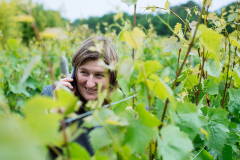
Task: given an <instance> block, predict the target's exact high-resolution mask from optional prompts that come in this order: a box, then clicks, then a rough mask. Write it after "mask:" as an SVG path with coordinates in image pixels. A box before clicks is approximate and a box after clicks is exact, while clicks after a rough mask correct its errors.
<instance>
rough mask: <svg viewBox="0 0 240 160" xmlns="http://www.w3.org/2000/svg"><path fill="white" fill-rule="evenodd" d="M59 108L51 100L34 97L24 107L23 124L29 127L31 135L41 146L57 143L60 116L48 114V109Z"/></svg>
mask: <svg viewBox="0 0 240 160" xmlns="http://www.w3.org/2000/svg"><path fill="white" fill-rule="evenodd" d="M56 107H59V104H58V103H57V102H56V101H54V100H53V99H52V98H48V97H40V96H39V97H34V98H32V99H30V100H29V101H27V102H26V103H25V105H24V110H23V111H24V113H25V115H26V119H25V123H26V124H28V125H29V126H30V129H31V131H32V133H34V134H35V136H36V137H37V138H38V139H39V141H40V143H42V144H49V143H54V142H56V141H58V140H59V139H58V138H57V137H58V136H57V135H58V132H59V124H60V120H61V119H62V118H63V116H62V115H60V114H50V113H49V111H48V110H49V109H51V108H56Z"/></svg>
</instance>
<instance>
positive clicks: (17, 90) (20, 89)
mask: <svg viewBox="0 0 240 160" xmlns="http://www.w3.org/2000/svg"><path fill="white" fill-rule="evenodd" d="M9 89H10V91H12V92H13V93H15V94H24V95H25V96H27V97H30V94H29V93H28V92H27V91H26V89H25V88H24V87H23V85H20V84H18V85H11V84H9Z"/></svg>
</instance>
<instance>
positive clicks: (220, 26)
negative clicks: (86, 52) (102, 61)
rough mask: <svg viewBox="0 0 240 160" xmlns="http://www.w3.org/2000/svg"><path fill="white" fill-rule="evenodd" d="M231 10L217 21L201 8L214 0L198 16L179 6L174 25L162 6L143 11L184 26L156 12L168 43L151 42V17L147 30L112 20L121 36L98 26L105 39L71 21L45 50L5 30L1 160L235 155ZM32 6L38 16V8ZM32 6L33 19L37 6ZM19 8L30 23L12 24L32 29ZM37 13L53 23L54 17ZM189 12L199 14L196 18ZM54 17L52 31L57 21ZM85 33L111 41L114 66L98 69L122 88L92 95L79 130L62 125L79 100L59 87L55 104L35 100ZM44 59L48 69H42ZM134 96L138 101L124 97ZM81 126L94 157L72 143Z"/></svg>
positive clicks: (234, 12) (234, 18)
mask: <svg viewBox="0 0 240 160" xmlns="http://www.w3.org/2000/svg"><path fill="white" fill-rule="evenodd" d="M122 2H124V3H127V4H128V5H132V4H135V3H137V1H135V0H127V1H126V0H125V1H122ZM205 3H206V4H205ZM6 4H8V3H5V4H4V5H6ZM204 4H205V5H204ZM236 4H237V6H238V8H233V7H231V8H230V10H225V9H223V10H222V11H223V12H222V13H221V15H217V14H215V13H208V12H207V9H208V7H210V5H211V0H208V1H204V2H203V4H202V9H201V10H200V8H199V7H194V8H186V10H185V9H179V12H183V11H184V12H185V15H186V14H187V16H185V17H188V19H187V20H180V19H179V17H178V15H177V14H176V13H177V12H176V11H175V12H174V11H173V10H172V9H171V8H169V2H168V1H167V2H166V5H165V7H161V6H155V5H153V6H146V8H145V9H146V11H151V12H167V14H172V16H175V17H177V18H178V19H179V21H181V24H180V23H179V22H178V21H173V20H171V21H168V20H167V19H164V18H163V15H161V14H157V16H156V17H157V18H158V21H159V22H160V24H161V25H167V27H168V28H169V30H170V31H172V35H171V36H169V37H158V36H157V32H159V28H157V27H155V24H154V23H151V21H148V22H149V24H148V25H149V28H146V29H142V28H140V27H132V24H131V22H130V21H129V20H127V19H126V18H125V17H124V15H122V14H121V13H120V14H117V16H115V17H113V16H112V17H111V19H112V20H113V19H114V18H115V21H114V26H117V27H119V30H120V32H119V34H118V35H117V34H116V30H115V29H114V28H112V27H113V25H111V24H106V23H105V24H104V25H105V28H106V29H105V32H104V33H101V28H100V27H99V26H97V27H96V32H95V33H94V32H92V31H91V30H89V28H88V27H87V26H86V25H84V24H81V25H79V26H78V28H74V27H72V26H70V25H69V24H68V25H67V27H66V29H67V33H66V34H67V36H68V38H67V39H58V38H50V37H48V38H47V37H46V38H45V39H43V42H44V44H45V46H46V47H45V48H44V47H43V48H40V46H43V43H42V42H41V41H33V40H31V41H29V45H28V47H27V46H26V45H24V44H22V43H21V42H20V40H19V39H5V38H4V37H3V35H5V34H7V32H6V31H7V30H3V32H2V33H3V34H2V33H1V36H2V38H3V42H4V45H3V46H1V48H0V53H1V54H0V57H1V59H0V61H1V65H0V127H1V128H2V132H0V141H1V143H0V155H1V159H3V160H5V159H6V160H7V159H26V160H27V159H48V158H49V149H48V148H51V150H53V151H54V152H55V153H56V154H57V156H58V158H57V159H89V160H90V159H92V160H95V159H111V160H112V159H124V160H127V159H136V160H137V159H150V160H153V159H159V160H160V159H163V160H169V159H170V160H171V159H182V160H185V159H216V160H217V159H219V160H221V159H240V155H239V149H240V146H239V142H240V137H239V136H240V130H239V125H240V119H239V118H240V117H239V111H240V108H239V94H240V90H239V86H240V83H239V80H240V79H239V78H240V69H239V67H240V64H239V60H240V57H239V46H240V42H239V26H236V24H237V22H239V18H240V17H239V3H238V2H237V3H236ZM35 9H36V10H43V8H42V6H38V7H36V8H35ZM32 10H33V13H34V7H33V8H32ZM204 11H205V12H204ZM22 12H25V14H26V15H27V17H20V18H21V19H20V20H19V21H21V22H19V23H26V24H28V25H29V26H30V25H33V24H34V23H35V22H36V23H39V22H37V21H38V20H37V19H36V18H35V15H34V14H33V16H32V15H28V12H27V11H26V10H24V9H23V11H22ZM43 13H46V14H47V13H49V14H53V15H52V17H55V16H56V17H59V15H57V14H56V15H55V12H51V13H50V12H43ZM167 14H166V16H168V15H167ZM193 14H196V15H197V16H198V17H199V20H198V21H197V22H194V21H193V19H192V15H193ZM229 15H230V16H229ZM160 16H161V17H162V18H161V17H160ZM43 17H44V16H43ZM49 17H51V16H50V15H49ZM18 18H19V17H18ZM33 18H34V19H33ZM60 19H61V18H59V19H58V20H57V21H56V24H51V25H52V26H51V27H53V26H54V25H59V24H57V22H59V23H60V21H61V20H60ZM201 19H202V20H201ZM24 20H25V21H27V22H22V21H24ZM119 22H121V23H119ZM9 23H10V22H9ZM14 23H15V22H14ZM41 23H42V24H41V25H42V26H41V25H39V28H40V31H41V30H44V29H45V27H47V25H46V24H44V23H45V21H43V22H41ZM54 23H55V22H54ZM139 23H140V22H139ZM171 23H173V24H174V25H171ZM33 26H34V25H33ZM229 26H231V28H232V29H233V30H234V31H233V32H232V33H231V34H230V33H229V32H228V30H227V29H226V28H227V27H229ZM41 27H42V28H41ZM165 27H166V26H165ZM188 27H189V28H188ZM173 28H174V29H173ZM35 29H36V28H35ZM53 30H54V29H53ZM53 30H50V33H52V32H51V31H53ZM45 31H46V30H45ZM48 31H49V30H48ZM55 31H56V30H55ZM46 33H47V32H45V34H46ZM79 33H81V34H79ZM92 35H104V36H108V37H109V38H110V39H112V40H113V42H115V46H116V49H117V51H118V53H119V57H120V59H121V60H120V62H119V64H118V65H117V66H111V65H112V64H109V65H110V66H105V67H106V68H115V69H116V70H117V71H118V82H119V87H120V89H117V90H115V91H114V92H113V93H112V94H111V96H110V95H106V91H104V92H103V93H100V92H99V95H98V97H99V98H98V100H96V101H91V102H89V103H88V105H89V106H90V107H89V108H91V109H94V110H92V111H91V114H90V112H88V113H89V114H90V115H88V116H87V117H85V118H84V119H83V121H84V122H83V124H81V127H79V124H78V121H76V122H73V123H72V124H71V125H69V126H67V127H66V126H65V119H66V118H70V119H71V118H73V119H74V118H75V119H76V114H75V113H76V111H78V110H79V108H80V106H81V102H80V100H79V99H78V98H77V97H75V96H74V95H73V93H72V92H69V91H68V90H66V89H62V90H59V91H56V92H55V96H54V98H49V97H43V96H39V95H38V94H39V93H40V92H41V90H42V89H43V87H44V86H46V85H48V84H51V74H50V73H49V69H51V70H53V71H54V74H53V77H54V79H60V78H61V77H62V76H63V75H62V74H61V71H60V67H59V65H60V61H61V59H60V57H61V56H66V57H67V59H68V62H70V60H71V56H72V54H73V53H74V51H76V50H77V47H78V46H79V44H80V43H81V42H82V41H83V40H85V39H86V38H88V37H89V36H92ZM42 36H43V34H42ZM38 40H39V39H38ZM44 49H46V50H44ZM132 51H135V52H134V55H133V52H132ZM43 52H46V53H47V54H48V56H49V57H50V60H48V59H47V57H45V56H43ZM133 57H134V58H133ZM49 62H50V63H51V64H52V68H51V66H50V68H49V66H47V65H46V64H47V63H49ZM69 67H70V66H69ZM70 68H71V67H70ZM132 95H135V97H134V98H131V99H127V100H123V98H127V97H129V96H132ZM106 96H108V97H110V100H111V102H112V103H111V106H110V107H109V108H104V107H101V104H102V102H103V100H104V98H106ZM121 100H123V101H121ZM119 101H120V103H117V104H116V103H114V102H119ZM68 120H69V119H68ZM60 128H61V130H60ZM86 128H89V129H90V133H89V136H90V142H91V145H92V147H93V150H94V155H93V156H92V157H91V156H90V154H89V153H88V152H87V151H86V149H85V148H84V147H83V146H81V145H80V144H78V143H76V142H75V139H76V137H78V136H79V135H80V134H82V133H84V132H85V130H86ZM59 130H60V131H59ZM56 147H58V148H60V149H61V150H62V152H59V151H58V150H57V148H56ZM13 151H14V153H13Z"/></svg>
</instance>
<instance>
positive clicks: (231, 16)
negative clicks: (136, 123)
mask: <svg viewBox="0 0 240 160" xmlns="http://www.w3.org/2000/svg"><path fill="white" fill-rule="evenodd" d="M237 16H238V13H232V14H229V15H228V22H231V21H234V20H235V19H236V18H237Z"/></svg>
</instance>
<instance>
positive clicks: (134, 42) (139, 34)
mask: <svg viewBox="0 0 240 160" xmlns="http://www.w3.org/2000/svg"><path fill="white" fill-rule="evenodd" d="M144 37H146V34H145V33H144V32H143V31H142V30H141V29H140V28H138V27H134V28H133V31H132V32H124V38H125V40H126V42H127V43H128V44H130V45H131V46H132V47H133V48H134V49H138V50H140V49H141V47H142V43H143V40H144Z"/></svg>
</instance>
